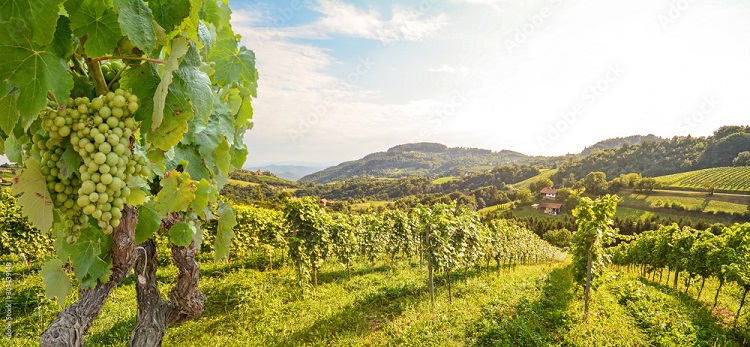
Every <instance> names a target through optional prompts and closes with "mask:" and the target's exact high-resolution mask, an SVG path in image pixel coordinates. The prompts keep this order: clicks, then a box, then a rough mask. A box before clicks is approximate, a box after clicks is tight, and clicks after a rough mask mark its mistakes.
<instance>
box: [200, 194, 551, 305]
mask: <svg viewBox="0 0 750 347" xmlns="http://www.w3.org/2000/svg"><path fill="white" fill-rule="evenodd" d="M235 209H236V211H237V216H236V219H237V225H236V226H235V227H234V235H235V236H234V238H233V240H232V243H233V247H232V250H231V253H230V255H231V256H233V257H243V256H247V255H250V254H256V255H257V254H259V253H260V252H263V254H264V255H265V256H267V257H268V258H269V264H273V259H272V257H273V256H274V254H279V253H281V254H283V255H285V258H286V260H289V261H290V262H291V263H292V264H293V265H294V267H295V268H296V270H297V272H298V276H299V281H300V285H301V287H302V288H304V287H305V286H306V285H307V283H308V282H307V280H305V278H310V280H311V282H312V284H313V286H317V277H318V271H319V269H320V267H321V266H322V265H323V264H324V263H325V262H338V263H340V264H341V265H343V266H344V267H346V269H347V272H348V274H349V276H351V264H352V263H353V262H355V261H356V260H362V261H366V262H369V263H373V262H374V261H376V260H377V259H386V260H389V261H391V262H393V261H394V260H395V259H398V258H399V257H404V258H407V259H412V258H413V257H417V256H419V257H420V263H423V260H427V263H428V266H429V267H433V266H434V268H435V269H436V270H437V271H440V272H442V273H444V274H446V277H447V279H448V280H450V273H451V271H453V270H455V269H457V268H464V269H466V268H470V267H480V266H481V265H486V266H487V268H489V263H490V262H491V261H492V260H494V261H495V262H496V263H497V264H498V268H500V267H501V266H512V265H515V264H534V263H541V262H551V261H561V260H563V259H564V258H565V254H564V253H563V252H562V251H561V250H560V249H558V248H556V247H554V246H552V245H550V244H549V243H547V242H546V241H544V240H542V239H541V238H539V237H538V236H537V235H536V234H534V233H533V232H531V231H530V230H528V229H526V228H523V227H521V226H519V225H516V224H513V223H512V222H509V221H506V220H496V221H493V222H491V223H490V224H488V225H486V224H483V223H481V222H480V219H479V216H478V214H477V213H476V212H473V211H466V210H462V209H459V208H457V207H456V206H455V205H443V204H438V205H435V206H432V207H430V208H425V207H419V208H417V209H414V210H412V211H410V212H404V211H399V210H391V211H386V212H385V213H383V214H381V215H374V214H364V215H356V214H341V213H329V212H326V211H325V210H324V209H323V208H322V207H321V206H320V205H319V203H318V202H317V200H315V199H313V198H303V199H292V200H289V201H288V202H287V204H286V207H285V209H284V211H276V210H270V209H265V208H260V207H250V206H238V207H236V208H235ZM213 225H214V224H210V223H209V224H207V225H206V227H207V228H208V229H211V228H213ZM213 234H214V233H212V232H206V233H204V242H203V247H204V250H210V247H211V244H212V242H208V241H211V240H210V237H211V236H210V235H213ZM205 248H208V249H205ZM287 256H288V257H287ZM308 276H309V277H308ZM449 292H450V288H449Z"/></svg>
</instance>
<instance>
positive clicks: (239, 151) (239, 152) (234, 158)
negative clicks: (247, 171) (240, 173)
mask: <svg viewBox="0 0 750 347" xmlns="http://www.w3.org/2000/svg"><path fill="white" fill-rule="evenodd" d="M229 155H230V156H231V164H232V167H233V168H235V169H239V168H242V165H243V164H245V161H246V160H247V155H248V151H247V146H246V145H245V144H244V143H242V142H240V143H235V145H234V147H232V148H230V149H229ZM230 170H231V168H230Z"/></svg>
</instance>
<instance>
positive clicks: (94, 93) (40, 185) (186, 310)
mask: <svg viewBox="0 0 750 347" xmlns="http://www.w3.org/2000/svg"><path fill="white" fill-rule="evenodd" d="M32 5H34V4H33V3H32V4H30V3H29V2H28V0H9V1H6V2H5V3H4V4H3V5H2V7H0V81H2V82H0V143H2V146H0V154H7V155H8V158H9V159H10V160H11V161H13V162H16V163H19V164H21V165H22V166H23V167H22V169H21V170H19V171H18V176H17V177H16V178H14V180H13V186H12V193H13V195H15V196H17V202H18V204H19V205H20V206H21V208H22V211H23V214H24V215H25V216H26V217H28V218H29V222H30V223H31V224H32V225H33V226H34V227H36V229H38V230H39V232H42V233H48V232H49V234H50V235H51V236H52V238H53V239H54V244H55V255H56V259H51V260H49V261H48V262H47V263H46V264H45V265H44V267H43V271H42V272H41V274H42V275H43V276H44V277H45V283H46V284H47V288H46V289H47V294H48V296H50V297H57V299H58V301H59V302H61V303H63V302H65V298H66V297H67V295H68V292H69V291H70V290H72V289H73V288H72V283H73V282H72V281H70V279H69V277H68V275H67V273H66V270H65V269H66V268H68V267H69V268H72V270H73V274H74V275H75V277H76V278H77V279H78V280H79V281H80V286H81V288H80V289H81V291H80V293H81V294H80V296H79V300H78V301H77V302H76V303H74V304H72V305H71V306H69V307H66V308H65V309H64V310H63V311H62V312H61V313H60V314H59V315H58V317H57V319H56V320H55V321H54V322H53V323H52V325H51V326H50V327H49V328H48V330H47V331H45V333H44V334H43V335H42V336H41V339H40V344H41V345H42V346H53V345H54V346H57V345H64V346H81V345H83V337H84V336H85V335H86V332H87V330H88V328H89V327H90V326H91V324H92V322H93V320H94V319H95V318H96V316H97V315H98V314H99V310H100V309H101V307H102V305H103V304H104V302H105V301H106V300H107V297H108V295H109V293H110V291H111V290H112V288H114V287H115V286H117V284H118V283H119V282H120V281H121V280H122V279H123V278H124V277H125V276H126V275H127V274H128V273H129V272H130V271H131V269H133V268H136V269H137V270H139V271H141V273H142V274H143V278H144V281H143V283H142V282H140V281H139V282H138V283H137V284H136V292H137V296H138V303H139V310H138V319H137V322H136V327H135V329H134V331H133V334H132V335H131V342H130V345H133V346H143V345H158V344H160V341H161V339H162V338H163V336H164V334H165V331H164V330H165V329H166V327H167V326H169V325H170V324H177V323H181V322H182V321H184V320H187V319H190V318H194V317H197V316H199V315H200V314H201V312H202V310H203V302H204V300H205V296H204V295H203V294H202V293H201V292H200V290H198V279H199V276H198V268H199V267H198V264H197V262H196V261H195V259H194V255H195V252H196V251H197V250H198V249H200V248H201V243H202V241H203V240H202V236H203V230H202V229H203V226H204V225H205V224H206V223H215V225H216V228H215V229H214V230H215V231H216V234H215V235H213V236H212V239H213V241H214V245H213V249H214V250H215V253H216V258H217V259H224V258H226V256H228V255H229V245H230V243H231V239H232V236H233V235H234V233H233V226H234V225H236V223H237V220H236V213H235V211H234V209H233V208H232V207H231V206H229V205H225V204H222V203H221V202H219V201H218V192H219V191H220V190H221V188H222V186H223V185H224V184H225V183H226V182H227V180H228V173H229V172H230V171H232V170H234V169H236V168H240V167H242V164H243V163H244V161H245V158H246V157H247V155H248V151H247V148H246V146H245V144H244V143H243V137H244V134H245V132H246V131H247V130H248V129H250V128H251V126H252V123H251V121H250V120H251V118H252V113H253V109H252V104H251V101H252V99H253V98H255V97H257V88H258V85H257V81H258V72H257V70H256V69H255V55H254V53H253V52H252V51H250V50H248V49H246V48H245V47H241V46H240V44H239V39H240V37H239V36H238V35H236V34H235V33H234V31H233V30H232V25H231V23H230V17H231V13H232V11H231V9H230V8H229V6H228V4H227V1H200V0H169V1H167V0H113V1H95V0H82V1H78V0H51V1H45V2H44V4H41V3H40V4H38V5H39V6H35V5H34V6H32ZM50 230H51V232H50ZM164 236H166V237H167V239H168V240H169V247H171V248H172V258H173V261H174V263H175V264H176V265H177V266H178V268H179V269H180V272H179V274H178V275H177V278H176V281H175V283H176V284H175V288H174V289H173V293H174V295H170V300H169V301H166V300H163V299H162V297H161V296H160V295H159V291H158V289H157V290H155V291H154V290H153V289H154V288H158V282H157V281H156V280H155V272H156V266H155V262H149V261H148V260H149V259H150V258H151V257H153V256H154V254H155V253H156V251H157V244H156V243H155V242H154V241H153V240H154V239H155V238H157V237H164ZM136 241H137V244H136ZM136 247H138V249H139V251H136ZM144 250H145V252H144ZM68 265H69V266H68ZM64 288H67V289H69V290H62V289H64ZM164 310H166V311H174V312H180V314H179V319H171V318H170V319H169V320H167V317H171V316H170V314H169V312H165V311H164Z"/></svg>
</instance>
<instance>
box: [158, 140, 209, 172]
mask: <svg viewBox="0 0 750 347" xmlns="http://www.w3.org/2000/svg"><path fill="white" fill-rule="evenodd" d="M174 154H175V159H174V160H170V162H169V163H168V164H167V170H174V169H175V168H177V164H179V162H180V161H182V160H186V161H187V162H188V163H189V164H188V165H187V167H185V170H184V171H185V172H187V173H189V174H190V178H192V179H193V180H196V181H198V180H201V179H209V180H210V179H211V178H212V177H213V174H212V172H211V171H210V170H209V169H208V168H207V167H206V162H205V161H204V159H203V157H201V155H200V154H198V150H197V148H196V147H195V146H185V145H179V146H177V147H175V148H174Z"/></svg>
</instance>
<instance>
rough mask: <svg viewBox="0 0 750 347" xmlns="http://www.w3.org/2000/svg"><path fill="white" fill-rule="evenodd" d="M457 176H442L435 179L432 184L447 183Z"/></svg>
mask: <svg viewBox="0 0 750 347" xmlns="http://www.w3.org/2000/svg"><path fill="white" fill-rule="evenodd" d="M456 178H458V177H455V176H446V177H440V178H438V179H435V180H433V181H432V184H443V183H446V182H451V181H453V180H455V179H456Z"/></svg>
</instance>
